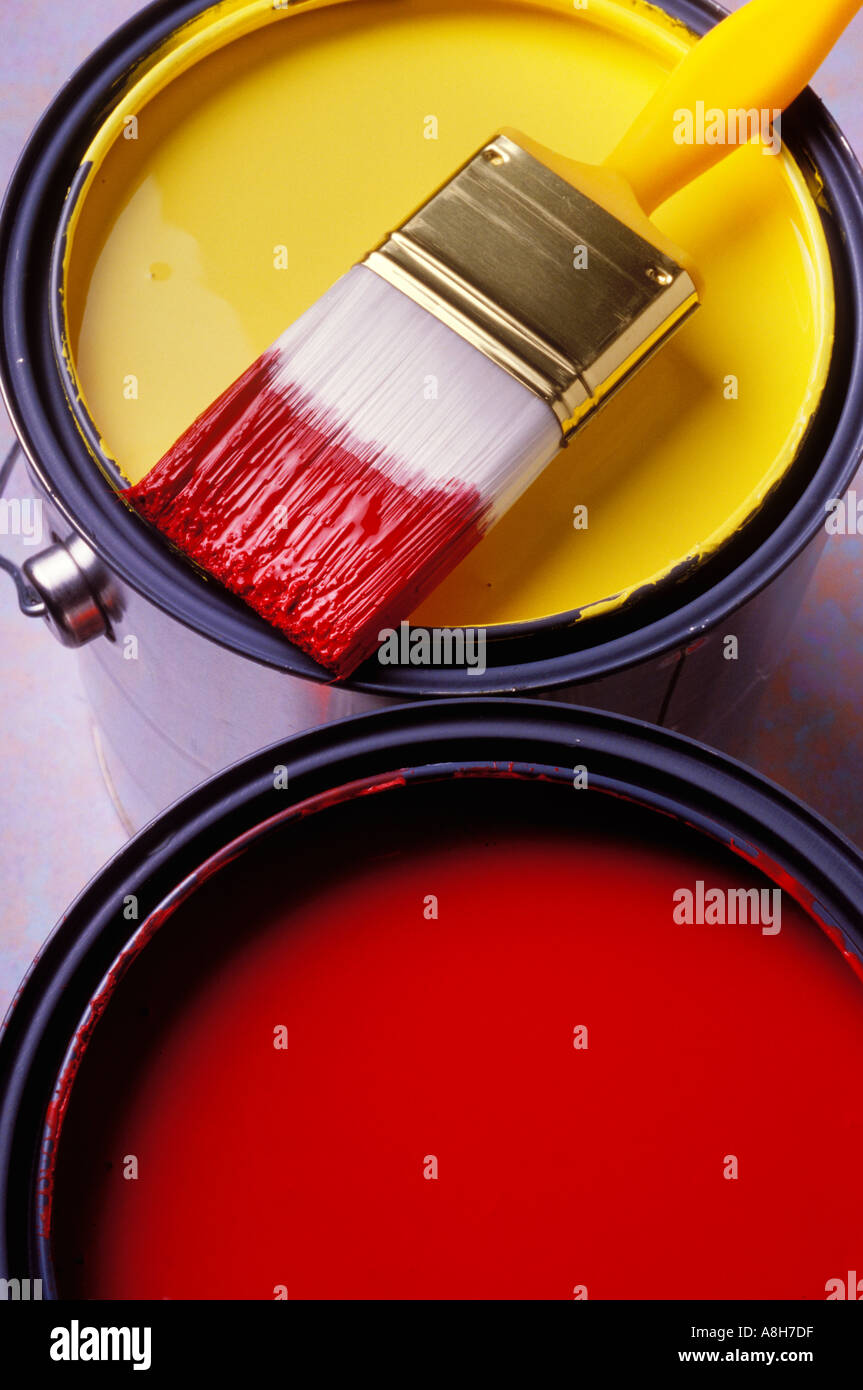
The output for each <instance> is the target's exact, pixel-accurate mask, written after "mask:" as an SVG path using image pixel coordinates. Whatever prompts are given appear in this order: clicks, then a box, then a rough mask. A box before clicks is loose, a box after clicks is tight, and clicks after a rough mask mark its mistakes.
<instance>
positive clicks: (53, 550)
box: [0, 441, 119, 647]
mask: <svg viewBox="0 0 863 1390" xmlns="http://www.w3.org/2000/svg"><path fill="white" fill-rule="evenodd" d="M19 450H20V451H21V452H22V454H23V450H21V446H20V444H19V443H18V442H17V441H16V442H15V443H14V444H13V445H12V448H11V449H10V450H9V452H8V454H7V455H6V457H5V459H4V460H3V463H2V466H0V500H2V499H3V497H4V494H5V491H6V488H7V486H8V483H9V477H10V475H11V473H12V468H13V466H14V463H15V460H16V457H17V455H18V452H19ZM0 567H2V568H3V569H4V570H5V571H6V573H7V574H8V575H9V576H10V577H11V579H12V582H13V583H14V585H15V588H16V589H17V591H18V607H19V608H20V609H21V612H22V613H23V614H24V615H25V616H26V617H28V618H42V619H44V621H45V623H46V625H47V626H48V627H49V628H50V630H51V632H52V633H53V635H54V636H55V637H56V639H57V641H58V642H60V643H61V645H62V646H64V647H83V646H85V645H86V643H88V642H92V641H93V639H94V638H96V637H102V636H108V637H110V636H111V623H110V620H109V614H111V613H114V612H119V602H118V600H117V598H116V596H115V595H114V594H113V592H112V587H111V585H110V582H109V579H108V576H107V575H106V573H105V572H104V570H103V568H102V566H101V564H100V561H99V559H98V557H97V555H96V554H95V552H94V551H93V550H92V549H91V548H90V546H89V545H88V544H87V542H86V541H85V540H84V537H83V536H81V535H79V534H78V532H77V531H73V532H72V534H71V535H70V536H68V537H67V539H66V540H65V541H61V540H59V539H56V538H55V540H54V544H53V545H49V546H48V547H47V548H46V549H45V550H41V551H40V552H39V553H38V555H31V556H30V557H29V558H28V559H27V560H25V562H24V564H23V565H17V564H16V563H15V561H14V560H12V559H10V558H9V557H8V556H5V555H0Z"/></svg>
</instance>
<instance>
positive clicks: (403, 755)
mask: <svg viewBox="0 0 863 1390" xmlns="http://www.w3.org/2000/svg"><path fill="white" fill-rule="evenodd" d="M511 763H515V764H516V765H517V766H519V767H520V766H522V765H524V767H525V768H526V769H528V770H530V771H531V772H532V773H533V774H537V773H543V774H547V775H549V776H551V777H552V779H553V780H557V781H569V780H571V777H572V767H573V765H574V763H578V764H584V765H586V766H587V767H588V768H589V777H590V787H591V788H592V789H593V791H595V792H597V793H599V794H602V793H612V794H615V795H622V796H626V797H629V798H630V799H633V800H636V801H637V802H639V803H640V804H642V805H644V806H646V807H647V808H648V809H653V810H655V811H659V812H664V813H666V814H671V815H672V816H674V817H675V818H676V819H678V820H681V821H684V822H686V823H687V824H688V825H690V826H693V827H694V828H696V829H697V830H700V831H701V832H703V833H704V834H706V835H708V836H709V837H711V838H712V839H714V840H716V841H718V842H720V843H722V844H725V845H726V846H728V847H729V848H731V849H733V850H735V851H736V852H737V853H741V854H742V855H743V856H744V857H745V858H747V859H749V860H750V862H753V863H754V864H755V865H756V866H758V864H759V863H760V864H761V866H762V868H763V869H764V870H765V871H766V872H768V874H769V873H771V872H772V871H774V870H777V869H778V871H783V872H785V873H787V874H789V875H790V876H791V877H792V878H793V880H794V881H795V883H796V885H798V888H799V892H800V893H801V895H802V896H803V897H804V898H805V900H806V901H805V902H804V909H805V910H807V911H808V912H809V915H810V916H811V917H813V919H814V920H816V921H818V922H819V923H820V924H821V925H822V927H824V929H825V930H826V931H827V932H828V934H829V935H830V936H831V939H833V941H834V944H836V945H837V946H839V948H840V949H842V950H843V951H844V952H845V953H846V955H847V956H848V957H849V958H850V959H851V961H852V963H854V964H855V968H857V969H858V973H860V974H861V976H863V855H861V854H860V852H859V851H858V850H857V849H856V848H855V847H854V846H853V845H851V844H850V842H849V841H848V840H847V839H846V838H845V837H844V836H842V835H841V834H840V833H839V832H838V831H837V830H835V829H834V828H833V827H832V826H830V825H829V824H828V823H827V822H825V821H824V820H823V819H822V818H821V817H820V816H818V815H817V814H815V813H814V812H812V811H810V810H809V809H808V808H807V807H805V806H804V805H802V803H800V802H799V801H797V800H796V799H795V798H794V797H792V796H791V795H790V794H789V793H787V792H785V791H783V790H782V788H780V787H778V786H776V785H775V784H774V783H772V782H769V781H768V780H767V779H766V778H764V777H762V776H761V775H760V774H758V773H755V772H753V771H752V770H751V769H749V768H747V767H745V766H744V765H743V764H741V763H737V762H735V761H733V760H732V759H730V758H728V757H726V756H725V755H724V754H720V753H718V752H716V751H715V750H713V749H710V748H707V747H706V746H704V745H702V744H699V743H696V742H695V741H694V740H691V739H687V738H684V737H682V736H681V735H679V734H672V733H669V732H668V731H667V730H663V729H658V728H656V727H654V726H652V725H650V724H646V723H642V722H640V721H636V720H632V719H626V718H623V717H621V716H617V715H610V714H608V713H606V712H603V711H598V710H586V709H573V708H572V707H570V706H567V705H562V704H555V703H552V702H538V701H533V700H515V699H471V700H442V701H426V702H414V703H410V704H407V705H398V706H394V707H392V708H391V709H387V710H383V711H375V712H374V713H371V714H366V715H362V716H359V717H353V718H348V719H344V720H340V721H338V722H336V723H333V724H330V725H326V726H324V727H322V728H319V729H315V730H313V731H310V732H308V733H304V734H301V735H298V736H296V737H294V738H292V739H289V740H286V741H284V742H280V743H276V744H273V745H271V746H270V747H269V748H266V749H263V750H261V751H260V752H257V753H255V754H253V755H252V756H251V757H249V758H246V759H244V760H243V761H242V762H239V763H236V764H235V765H234V766H233V767H231V768H229V769H227V770H226V771H225V772H222V773H220V774H218V775H217V776H216V777H214V778H213V779H211V780H210V781H209V782H206V783H204V784H203V785H202V786H201V787H198V788H196V789H195V790H194V791H192V792H190V793H189V794H188V795H187V796H185V797H184V798H183V799H182V800H180V801H178V802H176V803H175V805H174V806H172V807H171V808H169V809H168V810H167V811H165V812H164V813H163V814H162V815H161V816H160V817H158V818H157V819H156V820H155V821H153V822H151V824H150V825H149V826H147V827H146V828H145V829H144V830H142V831H141V832H140V833H139V834H138V835H137V836H135V838H134V839H132V840H131V841H129V842H128V843H127V844H126V845H125V846H124V847H123V848H122V849H121V850H120V851H119V852H118V853H117V854H116V855H115V856H114V858H113V859H112V860H111V861H110V862H109V863H108V864H107V865H106V866H105V868H104V869H103V870H102V871H101V872H100V873H99V874H98V875H97V876H96V877H95V878H94V879H93V880H92V881H91V883H90V884H89V885H88V887H87V888H85V889H84V891H83V892H82V893H81V894H80V896H79V897H78V899H77V900H76V901H75V903H73V905H72V906H71V908H70V909H69V911H68V912H67V913H66V914H65V916H64V917H63V919H62V920H61V922H60V924H59V925H58V926H57V927H56V928H55V930H54V932H53V933H52V934H51V936H50V937H49V938H48V940H47V941H46V943H45V945H44V947H43V949H42V951H41V952H40V954H39V955H38V956H37V958H36V960H35V961H34V964H33V966H32V967H31V969H30V972H29V974H28V976H27V977H26V979H25V982H24V984H23V985H22V988H21V990H20V991H19V994H18V997H17V999H16V1001H15V1003H14V1005H13V1007H12V1009H11V1010H10V1012H9V1014H8V1016H7V1019H6V1022H5V1025H4V1032H3V1034H2V1037H0V1277H6V1278H11V1277H19V1278H23V1277H31V1278H32V1277H39V1278H41V1279H43V1283H44V1286H45V1288H46V1290H47V1291H48V1295H49V1296H51V1291H52V1287H53V1286H52V1283H51V1281H52V1278H53V1275H52V1271H51V1267H50V1252H49V1251H48V1250H47V1248H46V1242H45V1240H44V1238H43V1237H42V1236H41V1234H40V1231H39V1227H38V1224H37V1210H38V1202H37V1192H36V1174H37V1171H38V1160H39V1154H40V1141H41V1138H42V1135H43V1128H44V1123H45V1115H46V1111H47V1108H48V1106H49V1103H50V1101H51V1098H52V1096H53V1094H54V1090H55V1086H56V1082H57V1078H58V1076H59V1075H60V1071H61V1068H62V1064H63V1059H64V1057H65V1055H66V1050H67V1047H68V1043H69V1040H70V1039H71V1038H72V1037H73V1036H74V1034H75V1030H76V1029H77V1027H78V1024H79V1022H80V1019H81V1017H82V1015H83V1013H84V1009H85V1007H86V1004H87V1002H88V1001H89V1000H90V999H91V998H92V997H93V995H94V993H96V990H97V987H98V985H99V983H100V981H101V980H103V978H104V977H105V975H106V974H107V971H108V969H109V968H110V967H111V965H112V964H113V963H114V962H115V961H116V960H117V958H118V957H119V956H120V955H121V954H122V952H123V950H124V949H125V947H126V946H127V944H128V942H129V940H130V939H131V938H132V937H133V936H134V935H135V933H136V932H137V930H138V928H139V925H140V924H139V922H132V923H130V922H128V921H126V919H125V918H124V915H123V912H122V905H123V901H124V898H125V897H126V895H127V894H128V893H129V892H132V891H133V892H134V893H135V894H136V897H137V898H138V902H139V904H140V916H141V917H142V918H143V917H146V916H148V915H149V914H151V913H152V912H153V911H155V910H157V909H158V908H159V906H160V904H162V903H164V901H165V899H166V898H168V897H169V896H170V895H171V893H172V892H174V891H175V890H176V889H177V886H178V884H180V883H182V882H183V881H184V880H185V879H188V878H189V877H190V876H191V875H192V874H194V873H195V871H196V870H197V869H199V868H200V866H201V865H202V864H204V863H205V862H206V861H207V860H210V859H212V858H213V856H215V855H218V854H220V852H222V851H223V850H224V848H225V846H226V845H228V844H233V843H234V842H236V841H238V840H240V839H242V838H244V837H248V836H249V834H250V832H253V831H257V830H258V828H259V827H260V828H266V826H267V825H268V824H273V823H277V822H279V821H281V820H282V819H283V818H284V817H285V816H286V815H290V814H291V813H292V812H293V811H295V809H296V807H297V805H298V804H299V803H301V802H305V801H307V800H308V799H310V798H314V797H318V796H322V795H324V794H328V793H332V792H333V791H334V790H335V789H338V788H341V787H344V786H345V785H346V784H347V783H354V782H358V781H359V782H362V781H366V780H368V779H376V778H381V777H386V776H388V775H390V776H391V775H394V774H395V775H400V776H404V777H406V780H408V781H411V780H416V779H417V778H422V777H424V776H425V777H429V776H431V777H443V776H449V775H452V773H453V772H454V771H456V770H459V769H463V768H464V767H465V765H468V766H470V767H471V768H472V769H476V770H477V771H479V772H484V773H485V775H494V773H495V772H496V771H497V772H499V771H501V770H508V768H509V765H510V764H511ZM276 766H280V767H284V768H285V769H286V770H287V773H288V777H287V783H288V785H287V789H285V790H281V789H277V788H276V787H275V785H274V777H273V772H274V768H275V767H276ZM582 794H589V793H582ZM25 1192H26V1193H28V1194H29V1199H28V1201H27V1202H23V1201H22V1194H23V1193H25Z"/></svg>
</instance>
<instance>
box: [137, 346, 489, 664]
mask: <svg viewBox="0 0 863 1390" xmlns="http://www.w3.org/2000/svg"><path fill="white" fill-rule="evenodd" d="M276 361H277V355H275V354H274V353H273V352H272V351H270V352H266V353H264V354H263V355H262V356H261V357H259V358H258V360H257V362H255V363H253V365H252V366H251V367H250V368H249V369H248V371H247V372H245V373H244V374H243V376H241V377H240V378H239V379H238V380H237V381H236V382H234V384H233V385H232V386H230V387H228V389H227V390H226V391H225V392H223V394H222V395H221V396H220V397H219V398H218V400H217V401H215V403H214V404H213V405H212V406H210V407H209V409H208V410H206V411H205V412H204V413H203V414H202V415H200V416H199V417H198V419H197V420H196V421H195V422H194V424H192V425H191V426H190V427H189V429H188V430H186V432H185V433H184V434H182V435H181V436H180V438H179V439H178V440H177V442H176V443H175V444H174V445H172V447H171V448H170V449H169V450H168V452H167V454H165V456H164V458H162V459H161V460H160V462H159V463H157V464H156V466H155V467H154V468H153V469H151V470H150V472H149V473H148V474H147V476H146V477H145V478H143V479H142V480H141V482H139V483H137V484H136V485H135V486H134V487H131V488H129V489H128V490H127V492H126V494H125V495H126V497H127V498H128V499H129V500H130V501H131V502H132V503H133V505H134V506H135V507H136V508H137V510H138V511H139V512H140V513H141V514H142V515H143V516H145V517H146V518H147V520H148V521H150V522H152V523H153V525H154V526H157V527H158V528H159V530H160V531H161V532H162V533H163V535H165V536H166V537H167V538H168V539H169V540H170V541H172V542H173V544H174V545H176V546H177V547H178V548H179V549H180V550H182V551H183V552H184V554H186V555H187V556H189V558H190V559H192V560H194V561H195V562H196V563H197V564H198V565H200V566H201V567H202V568H203V569H205V570H207V571H208V572H209V573H210V574H211V575H213V576H214V577H215V578H216V579H218V580H220V581H221V583H222V584H224V585H225V587H226V588H228V589H230V590H231V592H232V593H235V594H238V595H239V596H240V598H242V599H244V600H245V601H246V603H248V604H249V606H250V607H251V608H254V610H255V611H256V612H257V613H259V614H260V615H261V617H263V618H266V620H267V622H269V623H272V625H273V626H274V627H276V628H278V629H279V630H280V631H281V632H284V633H285V634H286V636H288V637H289V638H290V639H291V641H293V642H295V643H296V644H297V646H299V647H302V649H303V650H304V651H306V652H308V653H309V655H311V656H312V657H314V659H315V660H316V661H318V662H320V664H321V665H322V666H325V667H326V668H327V669H328V670H330V671H332V672H333V673H334V674H335V675H336V676H338V677H344V676H347V675H349V674H350V673H351V671H353V670H354V669H355V667H356V666H358V665H359V664H360V662H361V661H363V660H365V658H366V657H368V656H370V655H371V653H372V652H373V651H374V650H375V648H376V646H377V644H378V633H379V631H380V630H381V629H382V628H384V627H393V626H396V625H397V624H398V623H399V622H400V621H401V620H402V619H403V618H405V617H407V615H408V614H409V613H410V612H411V611H412V610H413V609H414V608H415V607H416V606H417V604H418V603H419V602H420V601H421V600H422V599H423V598H425V596H426V595H427V594H429V593H431V591H432V589H434V588H435V586H436V585H437V584H438V583H439V582H440V580H441V579H442V578H443V577H444V575H445V574H447V573H448V572H449V571H450V570H451V569H452V568H453V567H454V566H455V565H456V564H458V562H459V561H460V560H461V559H462V558H463V557H464V556H465V555H466V554H467V553H468V551H469V550H471V549H472V548H473V546H474V545H476V543H477V541H478V540H479V539H480V537H481V535H482V533H483V531H484V530H485V529H486V525H487V517H486V511H487V508H486V506H485V504H484V503H483V500H482V498H481V497H480V494H479V492H478V491H477V489H476V488H475V487H472V486H470V485H467V484H464V483H460V482H452V483H448V484H447V485H445V486H432V485H426V486H423V485H421V484H419V483H417V484H415V485H411V486H405V485H402V484H400V483H397V482H395V481H394V479H393V477H392V476H391V471H392V470H394V469H399V464H398V462H397V461H396V460H393V459H389V458H387V457H386V456H384V455H380V456H378V457H377V458H369V457H368V452H367V451H366V453H365V454H364V455H363V457H359V456H358V455H357V453H355V452H354V451H353V449H352V447H351V441H350V439H349V438H347V437H345V436H343V437H342V438H341V439H337V438H332V437H328V436H327V435H326V434H325V433H322V432H321V429H320V427H319V425H318V427H316V425H315V423H313V422H312V420H311V419H310V412H309V406H308V404H307V402H305V401H304V400H303V399H302V398H300V397H299V396H294V397H292V396H291V394H290V393H289V392H287V391H283V390H276V389H275V388H274V387H273V386H272V384H271V379H272V374H273V370H274V365H275V363H276ZM400 471H401V472H402V473H404V469H403V468H402V469H401V470H400Z"/></svg>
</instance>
